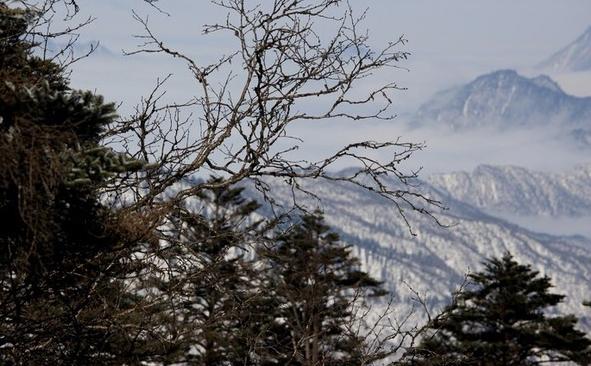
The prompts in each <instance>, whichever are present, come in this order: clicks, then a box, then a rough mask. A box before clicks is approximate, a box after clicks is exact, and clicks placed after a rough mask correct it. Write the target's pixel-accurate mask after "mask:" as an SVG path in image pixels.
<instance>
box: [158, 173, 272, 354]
mask: <svg viewBox="0 0 591 366" xmlns="http://www.w3.org/2000/svg"><path fill="white" fill-rule="evenodd" d="M220 182H221V180H220V179H216V178H212V179H211V180H210V181H209V182H208V183H207V185H208V186H212V187H214V188H211V189H207V190H204V191H202V192H201V193H200V195H199V196H198V197H196V200H193V201H192V202H193V204H191V205H190V207H183V208H180V209H179V210H178V212H177V213H176V214H175V215H174V216H173V218H172V220H171V221H172V222H171V226H172V230H171V235H170V236H169V243H171V244H172V249H174V251H173V253H171V255H170V256H169V258H170V259H171V260H172V261H173V262H174V263H176V265H173V266H172V268H173V271H174V272H175V273H176V275H175V276H174V277H173V278H171V279H170V281H165V282H164V283H163V284H164V285H165V286H166V288H168V289H172V293H171V292H170V291H169V290H167V291H165V292H167V293H169V294H172V297H173V298H174V300H173V301H174V302H175V303H177V304H178V305H179V307H181V309H179V310H178V311H177V316H178V317H179V324H178V325H177V328H178V329H179V331H180V332H182V333H183V334H184V336H183V343H184V348H183V350H182V351H181V352H180V353H179V354H178V355H176V356H174V357H173V359H169V360H168V361H169V362H172V361H174V362H188V363H189V364H191V365H248V364H250V362H251V361H249V360H250V355H249V335H248V330H249V329H251V328H252V327H251V326H250V325H252V322H251V320H249V319H251V318H252V317H253V316H254V308H253V304H254V303H255V302H256V297H257V296H258V294H257V292H256V271H255V268H254V266H253V263H252V259H251V258H252V255H249V252H252V251H251V250H250V247H249V246H250V245H251V244H252V243H250V240H251V238H252V237H255V236H258V235H259V234H260V233H259V229H260V228H261V225H260V224H261V222H260V221H255V220H253V219H252V214H253V213H254V212H255V211H256V210H257V209H258V207H259V205H258V204H257V203H256V202H255V201H253V200H247V199H245V198H243V197H242V193H241V192H242V188H228V187H223V188H215V187H216V186H217V185H219V183H220Z"/></svg>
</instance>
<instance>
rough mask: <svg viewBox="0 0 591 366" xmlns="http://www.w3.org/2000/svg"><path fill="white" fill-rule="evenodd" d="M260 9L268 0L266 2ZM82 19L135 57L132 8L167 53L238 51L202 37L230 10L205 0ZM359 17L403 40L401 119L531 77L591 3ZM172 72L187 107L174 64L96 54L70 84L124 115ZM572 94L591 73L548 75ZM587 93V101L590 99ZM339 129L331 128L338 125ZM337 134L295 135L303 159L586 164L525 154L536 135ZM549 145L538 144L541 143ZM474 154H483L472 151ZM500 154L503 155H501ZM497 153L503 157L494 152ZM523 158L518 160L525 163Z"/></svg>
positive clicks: (136, 3)
mask: <svg viewBox="0 0 591 366" xmlns="http://www.w3.org/2000/svg"><path fill="white" fill-rule="evenodd" d="M263 1H264V0H263ZM78 2H79V4H80V6H81V8H82V11H83V12H84V13H86V14H92V15H93V16H95V17H96V18H97V20H96V21H95V22H94V23H93V24H92V25H91V26H89V27H87V28H86V29H85V30H84V32H83V33H82V37H81V38H82V39H83V40H98V41H100V42H101V44H102V45H103V46H105V47H106V48H108V49H109V50H111V51H112V52H113V53H115V54H116V55H118V54H120V53H121V50H122V49H126V50H133V49H134V47H135V46H136V45H137V43H138V41H137V40H136V39H134V38H133V37H132V35H133V34H140V33H141V28H140V27H139V25H138V24H137V23H136V22H134V21H133V19H132V13H131V11H132V9H134V10H135V11H136V12H137V13H138V14H140V15H142V16H149V18H150V23H151V24H152V26H153V28H154V30H155V32H156V33H157V34H159V35H160V36H161V37H162V39H164V40H165V41H167V42H168V44H169V45H171V46H173V47H176V48H178V49H180V50H183V51H185V52H186V53H188V54H190V55H192V56H194V57H195V58H196V59H198V60H205V61H207V60H213V59H217V57H218V56H220V55H222V54H224V53H226V54H227V53H228V52H229V51H231V50H232V49H233V48H232V47H233V45H232V44H231V43H229V42H228V39H227V38H224V37H217V38H216V37H211V36H203V35H202V34H201V29H202V26H203V24H205V23H212V22H216V21H223V20H224V14H225V12H224V11H220V9H218V8H216V7H215V6H214V5H212V4H210V3H209V2H208V1H205V0H199V1H198V0H192V1H189V0H160V1H159V2H158V4H160V6H161V7H162V8H163V9H164V10H165V11H166V12H168V13H170V16H167V15H164V14H161V13H158V12H156V11H154V10H153V9H151V8H150V7H149V6H147V5H146V4H144V3H143V2H142V1H141V0H126V1H123V0H101V1H96V0H94V1H91V0H78ZM351 2H352V4H353V7H354V8H355V9H356V10H359V11H361V10H363V9H365V8H366V7H369V12H368V15H367V20H366V22H365V26H366V28H367V29H368V31H369V34H370V37H371V43H372V44H375V45H376V46H378V47H379V45H381V44H384V43H385V42H387V41H391V40H395V39H397V38H398V37H399V36H400V35H402V34H404V35H405V37H406V38H407V39H408V40H409V43H408V44H407V46H406V48H405V50H407V51H409V52H411V57H410V59H409V61H407V62H405V63H404V66H405V67H407V68H408V69H409V70H410V71H401V70H392V71H389V74H385V75H384V77H386V78H390V79H391V80H395V81H397V82H398V83H399V84H400V85H401V86H404V87H407V88H408V91H405V92H401V93H400V94H399V95H398V98H397V99H396V100H395V108H394V112H397V113H398V114H400V115H401V116H402V117H401V119H404V116H405V115H410V114H412V113H413V112H414V111H415V110H416V108H417V107H418V106H419V105H420V104H421V103H423V102H425V101H426V100H427V99H428V98H429V97H430V96H431V95H432V94H433V93H435V92H437V91H439V90H441V89H443V88H449V87H450V86H454V85H459V84H463V83H466V82H469V81H470V80H472V79H473V78H475V77H476V76H478V75H481V74H483V73H488V72H492V71H494V70H497V69H501V68H514V69H517V70H518V71H519V72H522V73H525V74H531V73H534V71H532V70H531V68H532V66H533V65H535V64H537V63H539V62H540V61H542V60H543V59H545V58H546V57H548V56H550V55H551V54H552V53H554V52H555V51H557V50H558V49H560V48H562V47H564V46H566V45H567V44H568V43H570V42H571V41H573V40H574V39H575V38H576V37H577V36H578V35H580V34H581V33H582V32H583V31H584V30H585V29H586V28H587V27H589V26H590V25H591V1H589V0H372V1H360V0H352V1H351ZM168 73H174V74H175V79H173V80H172V81H171V84H170V86H169V97H170V98H173V99H174V98H178V99H187V98H189V97H191V96H192V95H194V92H193V88H194V83H193V81H192V80H190V79H188V77H187V73H186V71H185V68H184V67H183V65H182V64H179V63H178V62H176V61H175V60H170V59H166V58H161V57H152V56H142V57H137V56H129V57H123V56H108V57H106V56H100V55H97V56H93V57H91V58H90V59H88V60H84V61H82V62H80V63H79V64H78V65H77V66H76V67H75V69H74V73H73V77H72V79H73V85H74V86H75V87H78V88H88V89H92V90H97V91H98V92H100V93H102V94H104V95H105V96H106V97H107V98H108V99H110V100H115V101H120V102H123V105H122V111H123V112H125V111H126V110H129V108H130V107H131V106H132V105H133V104H134V103H136V102H137V101H138V100H139V98H140V96H141V95H142V94H144V93H145V92H146V91H147V90H148V89H149V88H150V86H151V85H153V83H154V81H155V78H157V77H162V76H165V75H167V74H168ZM552 76H553V77H555V78H556V79H557V80H558V81H559V82H560V83H562V86H563V88H564V89H565V90H566V91H567V92H572V93H575V94H578V95H591V74H585V75H574V76H573V75H552ZM587 93H588V94H587ZM333 123H334V122H333ZM343 126H344V127H342V128H341V129H340V130H339V131H341V133H340V134H338V135H335V134H331V138H330V139H327V138H326V136H322V132H321V133H319V131H326V132H327V133H329V131H332V130H333V128H334V127H333V126H331V125H322V124H317V125H314V126H309V125H298V126H297V127H295V129H294V131H295V132H296V133H297V134H299V135H302V136H304V137H306V139H307V140H306V144H307V145H306V146H307V148H308V149H307V150H305V151H307V152H309V154H311V155H312V156H313V155H317V154H322V153H324V152H328V151H330V150H334V149H336V148H338V147H339V146H341V145H343V144H344V143H347V142H352V140H355V139H360V138H363V139H365V138H382V139H383V137H384V136H386V137H387V138H390V139H393V138H396V137H398V136H403V137H408V139H415V140H416V139H418V140H421V141H423V140H424V141H426V142H427V144H428V145H429V146H430V147H431V149H430V150H428V151H427V152H425V153H422V155H420V156H418V157H417V158H416V159H415V161H416V162H417V164H418V165H422V166H424V167H425V170H426V171H427V172H430V171H434V172H435V171H447V170H455V169H471V168H473V167H474V166H475V165H476V164H478V163H493V164H494V163H497V164H509V163H513V164H516V165H525V166H530V167H533V168H537V169H546V168H547V169H555V168H556V169H558V168H560V167H562V166H564V161H569V162H572V163H573V164H575V163H577V162H580V161H585V159H587V158H586V156H584V155H583V154H581V153H580V152H578V151H571V150H568V149H567V150H566V151H565V150H560V151H550V152H548V145H547V144H546V142H545V141H544V142H542V143H540V144H539V145H536V146H529V145H528V143H530V142H531V140H532V139H531V138H530V136H520V135H516V136H511V137H508V138H506V139H505V140H503V141H499V145H498V146H497V145H495V144H493V143H492V142H491V139H490V136H484V137H479V136H464V137H462V136H446V137H444V136H442V135H441V134H440V133H433V132H425V133H424V134H421V132H420V131H419V132H417V131H414V132H409V131H406V130H405V129H404V128H402V127H401V126H400V125H399V124H397V123H396V122H395V121H394V122H392V123H389V124H386V125H385V124H383V123H375V124H367V125H364V126H362V127H357V126H356V125H352V124H344V125H343ZM540 139H541V140H543V139H542V138H540ZM474 149H477V150H474ZM497 150H498V151H497ZM495 151H497V152H496V153H495ZM520 159H521V160H520Z"/></svg>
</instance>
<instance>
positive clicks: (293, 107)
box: [105, 0, 441, 228]
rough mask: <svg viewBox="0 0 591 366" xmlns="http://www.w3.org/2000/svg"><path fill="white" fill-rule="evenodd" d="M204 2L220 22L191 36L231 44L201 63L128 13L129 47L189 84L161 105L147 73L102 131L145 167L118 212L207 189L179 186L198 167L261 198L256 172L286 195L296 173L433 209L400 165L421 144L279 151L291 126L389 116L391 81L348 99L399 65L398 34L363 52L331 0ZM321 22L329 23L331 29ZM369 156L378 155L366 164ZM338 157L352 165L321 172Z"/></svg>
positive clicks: (347, 11) (344, 12) (161, 86)
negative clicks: (127, 105)
mask: <svg viewBox="0 0 591 366" xmlns="http://www.w3.org/2000/svg"><path fill="white" fill-rule="evenodd" d="M212 3H213V5H215V6H218V7H221V8H223V9H225V10H227V17H226V19H225V21H224V22H222V23H216V24H211V25H206V26H204V29H203V33H204V34H211V33H218V32H226V33H228V34H229V35H230V36H231V37H232V38H233V39H234V41H235V44H236V51H235V52H233V53H231V54H228V55H222V56H220V58H219V60H218V61H217V62H215V63H212V64H201V63H200V62H199V60H197V59H195V58H192V57H191V56H189V55H188V54H186V53H184V52H183V51H182V50H176V49H173V48H172V47H170V46H168V45H167V44H166V43H165V42H164V41H163V40H161V39H160V38H159V36H158V35H157V34H155V32H154V31H153V30H152V28H151V27H150V24H149V22H148V19H147V18H142V17H140V16H139V15H137V14H136V13H134V14H135V15H134V17H135V19H136V20H137V21H138V22H139V23H140V24H141V25H142V26H143V28H144V31H145V33H144V34H143V35H140V36H137V37H138V38H139V39H140V41H141V45H140V47H139V49H138V50H135V51H131V52H129V54H137V53H158V54H166V55H169V56H171V57H173V58H175V59H177V60H179V61H180V62H183V63H184V64H185V65H186V67H187V68H188V70H189V71H190V72H191V74H192V76H193V78H194V80H195V81H196V85H197V86H198V89H199V90H196V96H195V97H194V98H189V99H188V101H187V102H182V103H178V104H165V103H163V102H162V97H163V95H164V93H165V91H166V80H167V79H166V78H164V79H162V80H159V81H158V82H157V83H156V86H155V88H154V90H153V91H152V92H151V93H149V95H147V96H146V97H145V98H143V99H142V102H141V103H140V104H139V105H138V106H137V109H136V113H135V114H134V115H133V116H132V117H130V118H128V119H124V120H120V122H119V124H118V125H116V126H113V127H112V128H111V129H110V130H109V131H108V132H107V133H106V135H105V138H107V139H109V141H111V142H112V143H116V144H118V145H119V144H122V145H124V146H125V147H126V148H127V151H128V153H129V154H131V155H132V156H134V157H135V158H141V159H143V160H145V161H149V162H150V163H152V164H153V165H152V167H153V169H152V170H151V171H150V172H149V173H148V174H142V175H140V176H137V177H135V179H136V180H134V179H127V180H126V181H125V183H126V184H127V188H128V192H129V190H131V191H133V192H134V198H133V204H131V205H130V206H129V207H130V209H134V210H135V209H137V208H139V207H154V205H156V206H158V205H162V204H166V203H167V202H170V200H173V201H182V200H183V199H185V198H187V197H190V196H193V195H195V194H196V193H198V192H199V191H200V190H202V189H204V188H211V187H209V185H210V184H193V185H182V184H180V183H182V182H184V181H185V180H186V179H189V178H191V177H192V176H194V175H195V174H196V173H203V172H209V173H210V174H215V175H219V176H222V177H223V178H224V179H223V180H221V181H220V182H218V183H217V185H219V186H227V185H231V184H234V183H237V182H239V181H242V180H244V179H250V180H252V181H253V182H254V185H255V186H256V188H257V189H258V190H259V191H261V192H262V193H263V195H264V197H265V198H266V199H267V200H268V201H271V203H274V202H273V200H272V197H271V195H269V194H268V193H269V192H268V191H269V186H268V183H267V181H266V178H267V177H274V178H278V179H280V180H282V181H284V182H285V183H286V184H288V185H290V186H291V187H292V191H293V192H295V191H298V190H303V188H302V187H301V186H300V182H301V180H302V179H309V178H311V179H327V180H338V181H347V182H350V183H351V184H355V185H357V186H360V187H363V188H366V189H368V190H370V191H374V192H376V193H377V194H379V195H381V196H383V197H385V198H387V199H389V200H391V201H392V203H393V204H394V205H396V207H397V208H398V209H399V211H400V213H401V214H402V216H404V210H405V209H411V210H417V211H420V212H423V213H425V214H427V215H430V216H432V213H431V212H432V211H431V210H432V209H433V208H435V207H441V204H440V203H439V202H437V201H435V200H433V199H430V198H429V197H427V196H425V195H423V194H422V193H420V192H419V191H418V190H416V189H415V187H413V185H412V181H413V179H414V178H416V177H417V171H410V172H405V171H403V170H401V169H400V163H401V162H403V161H405V160H407V159H408V158H409V157H410V156H411V155H412V153H413V152H415V151H417V150H420V149H422V148H423V145H422V144H419V143H412V142H401V141H400V140H395V141H383V142H380V141H360V142H356V143H351V144H348V145H346V146H343V147H342V148H341V149H338V151H336V152H334V153H333V154H332V155H329V156H327V157H324V158H321V159H318V160H316V161H305V160H298V159H294V158H292V157H291V156H292V154H293V152H294V151H295V150H297V149H298V148H299V145H300V142H301V140H300V139H298V138H297V137H293V136H289V135H288V132H287V128H288V126H290V125H292V124H293V123H296V122H301V121H306V120H318V121H319V120H329V119H334V120H335V122H337V123H338V121H342V120H344V119H350V120H356V121H361V120H375V119H380V120H389V119H392V118H394V115H393V114H391V112H390V107H391V105H392V98H393V93H394V92H396V91H398V90H401V89H402V88H400V87H399V86H398V85H397V84H396V83H395V82H391V81H387V82H384V83H383V84H381V85H379V86H377V87H375V88H373V89H371V90H368V91H366V92H365V93H364V94H362V95H360V90H362V89H361V88H360V87H359V84H360V82H361V81H362V80H364V79H366V78H368V77H371V76H372V75H373V74H375V73H380V72H382V71H384V70H385V69H389V68H400V66H399V65H398V63H399V61H401V60H404V59H406V58H407V56H408V53H407V52H405V51H402V50H400V49H401V47H402V46H403V45H404V44H405V39H404V38H402V37H400V38H398V39H396V40H394V41H392V42H389V43H387V44H386V45H385V46H384V47H383V48H382V49H380V50H378V51H374V50H372V49H371V47H370V46H369V39H368V35H367V33H364V32H362V31H361V29H360V27H361V23H362V21H363V19H364V18H365V13H363V14H361V15H360V16H358V17H356V16H355V15H354V14H353V11H352V9H351V6H350V5H349V4H348V3H347V2H344V1H341V0H309V1H304V0H274V1H273V2H265V3H262V4H258V5H257V4H254V5H251V4H250V3H249V2H248V1H244V0H214V1H212ZM152 5H154V4H152ZM319 24H322V27H323V28H322V29H323V31H322V32H320V30H319ZM325 29H331V30H332V35H327V34H326V33H327V32H326V31H325ZM311 105H313V108H311V107H310V106H311ZM195 111H198V112H195ZM360 128H361V127H360ZM376 151H381V152H387V153H388V155H389V156H390V157H389V158H388V159H385V160H379V159H376V158H374V157H373V155H375V154H373V153H375V152H376ZM343 161H346V162H348V163H350V164H352V165H356V166H359V167H360V169H359V170H358V171H355V172H352V173H350V174H347V175H338V176H337V175H335V174H331V172H330V170H331V169H332V168H333V167H334V166H335V165H336V164H337V163H340V162H343ZM387 176H393V177H395V178H396V179H397V180H398V181H399V182H400V183H401V184H400V185H399V186H397V187H396V188H392V186H391V185H390V186H389V185H387V184H385V177H387ZM368 178H369V179H368ZM118 191H121V187H118ZM172 191H174V194H171V193H170V192H172ZM307 193H310V194H312V192H307ZM165 197H166V198H165ZM294 197H295V195H294ZM126 198H129V196H126ZM295 204H296V205H297V202H295ZM407 224H408V222H407ZM409 228H410V225H409Z"/></svg>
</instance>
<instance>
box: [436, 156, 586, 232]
mask: <svg viewBox="0 0 591 366" xmlns="http://www.w3.org/2000/svg"><path fill="white" fill-rule="evenodd" d="M428 181H429V183H430V184H432V185H433V186H434V187H437V188H438V189H440V190H442V191H443V192H445V193H446V194H448V195H450V196H452V197H453V198H454V199H457V200H460V201H462V202H466V203H469V204H471V205H474V206H476V207H479V208H483V209H487V210H491V211H502V212H508V213H513V214H518V215H544V216H591V164H586V165H580V166H577V167H576V168H574V169H573V170H571V171H567V172H563V173H547V172H537V171H532V170H528V169H526V168H521V167H516V166H491V165H481V166H478V167H477V168H476V169H474V171H472V172H454V173H446V174H436V175H432V176H430V177H428ZM590 224H591V223H590Z"/></svg>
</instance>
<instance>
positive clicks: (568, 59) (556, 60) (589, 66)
mask: <svg viewBox="0 0 591 366" xmlns="http://www.w3.org/2000/svg"><path fill="white" fill-rule="evenodd" d="M538 68H540V69H547V70H552V71H558V72H561V71H587V70H591V26H589V27H587V29H586V30H585V32H583V33H582V34H581V35H580V36H579V37H577V39H575V40H574V41H573V42H571V43H570V44H569V45H567V46H566V47H564V48H562V49H561V50H559V51H558V52H556V53H554V54H553V55H552V56H550V57H549V58H548V59H546V60H544V61H543V62H541V63H540V64H539V65H538Z"/></svg>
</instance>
